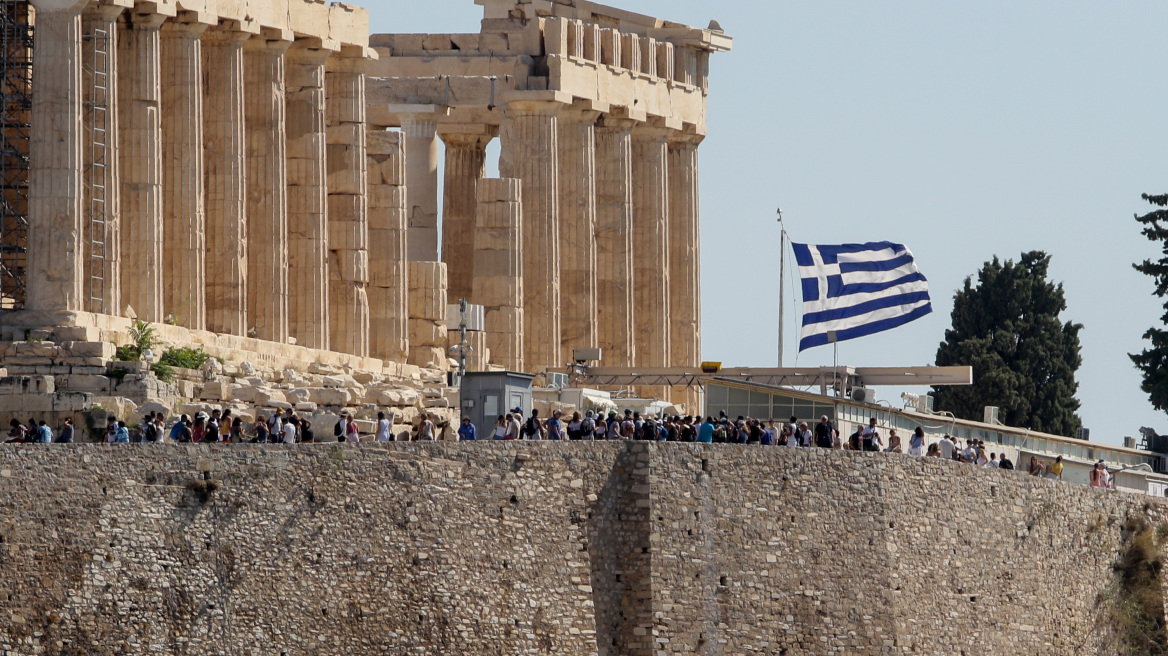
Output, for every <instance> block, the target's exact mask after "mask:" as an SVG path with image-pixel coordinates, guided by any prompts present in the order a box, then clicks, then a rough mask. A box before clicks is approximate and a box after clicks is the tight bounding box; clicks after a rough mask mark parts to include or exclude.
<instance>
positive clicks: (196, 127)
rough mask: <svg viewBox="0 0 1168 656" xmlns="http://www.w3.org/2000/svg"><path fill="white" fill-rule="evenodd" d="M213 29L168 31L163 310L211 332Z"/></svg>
mask: <svg viewBox="0 0 1168 656" xmlns="http://www.w3.org/2000/svg"><path fill="white" fill-rule="evenodd" d="M207 27H208V26H207V25H206V24H203V23H195V22H186V21H180V20H171V21H167V22H166V23H165V24H164V25H163V26H162V43H161V52H162V84H161V89H162V115H163V116H164V117H165V120H163V121H162V207H163V230H162V233H163V237H164V242H163V244H164V248H165V254H164V261H165V262H166V267H165V270H164V271H163V303H164V305H163V307H164V308H165V311H166V312H167V313H168V314H172V315H174V318H175V320H176V321H177V323H178V325H180V326H185V327H187V328H191V329H194V330H205V329H206V327H207V307H206V281H207V278H206V253H207V234H206V210H205V205H204V202H205V199H204V187H203V184H204V180H203V174H204V171H203V48H202V41H201V39H202V36H203V32H204V31H206V29H207Z"/></svg>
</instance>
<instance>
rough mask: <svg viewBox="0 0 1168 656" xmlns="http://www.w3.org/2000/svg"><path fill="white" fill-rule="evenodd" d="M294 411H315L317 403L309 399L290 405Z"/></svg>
mask: <svg viewBox="0 0 1168 656" xmlns="http://www.w3.org/2000/svg"><path fill="white" fill-rule="evenodd" d="M292 407H293V408H295V409H296V412H316V409H317V405H316V404H315V403H312V402H311V401H302V402H300V403H297V404H295V405H293V406H292Z"/></svg>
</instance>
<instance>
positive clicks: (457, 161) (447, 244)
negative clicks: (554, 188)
mask: <svg viewBox="0 0 1168 656" xmlns="http://www.w3.org/2000/svg"><path fill="white" fill-rule="evenodd" d="M441 137H442V142H443V143H444V144H446V172H445V184H444V185H443V197H444V199H443V204H442V261H443V262H445V263H446V272H447V275H448V276H449V280H448V281H447V282H448V290H447V293H448V294H449V296H450V299H451V300H452V302H455V303H456V302H458V299H460V298H470V295H471V292H472V291H473V290H474V276H475V270H474V229H475V188H476V186H477V184H478V181H479V180H480V179H481V178H482V177H483V176H484V175H486V170H487V169H486V163H487V144H489V143H490V142H491V138H492V135H491V134H490V133H489V132H486V131H485V129H483V130H481V131H479V132H478V133H477V134H476V133H466V132H457V133H443V134H442V135H441Z"/></svg>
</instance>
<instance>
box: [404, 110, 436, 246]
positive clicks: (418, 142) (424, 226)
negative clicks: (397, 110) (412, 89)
mask: <svg viewBox="0 0 1168 656" xmlns="http://www.w3.org/2000/svg"><path fill="white" fill-rule="evenodd" d="M401 124H402V133H403V134H404V135H405V138H406V143H405V149H406V188H407V189H408V191H407V193H406V202H407V207H406V211H407V213H408V216H409V222H410V238H409V244H408V247H409V255H410V261H411V262H433V261H436V260H437V259H438V138H437V136H436V135H437V134H438V132H437V130H438V126H437V124H436V123H435V122H434V117H433V116H431V115H429V114H411V115H408V116H405V117H404V118H402V122H401Z"/></svg>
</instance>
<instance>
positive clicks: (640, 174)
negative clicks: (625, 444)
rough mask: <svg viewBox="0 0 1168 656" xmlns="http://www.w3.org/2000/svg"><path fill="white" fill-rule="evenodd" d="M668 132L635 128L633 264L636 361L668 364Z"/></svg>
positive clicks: (643, 363)
mask: <svg viewBox="0 0 1168 656" xmlns="http://www.w3.org/2000/svg"><path fill="white" fill-rule="evenodd" d="M668 137H669V131H668V130H664V129H657V128H647V127H646V128H637V129H635V130H633V241H634V243H635V244H636V253H635V255H634V258H633V259H634V262H633V278H634V280H635V281H636V285H635V286H634V290H635V291H634V304H635V308H636V315H635V319H636V321H635V326H636V327H635V331H634V334H635V335H636V342H637V356H636V365H637V366H639V367H667V366H669V362H670V359H669V354H670V332H671V331H670V328H669V232H668V228H669V186H668V184H669V173H668V159H667V156H666V154H667V151H668Z"/></svg>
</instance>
